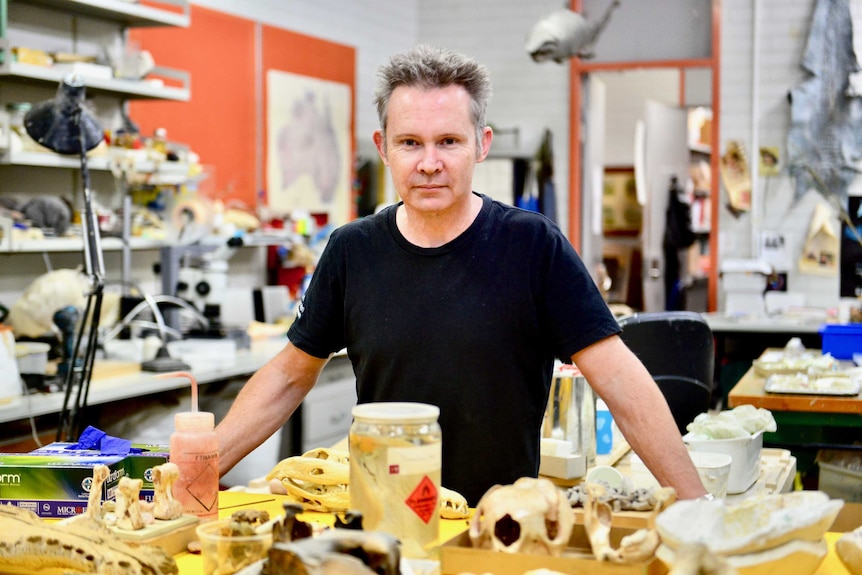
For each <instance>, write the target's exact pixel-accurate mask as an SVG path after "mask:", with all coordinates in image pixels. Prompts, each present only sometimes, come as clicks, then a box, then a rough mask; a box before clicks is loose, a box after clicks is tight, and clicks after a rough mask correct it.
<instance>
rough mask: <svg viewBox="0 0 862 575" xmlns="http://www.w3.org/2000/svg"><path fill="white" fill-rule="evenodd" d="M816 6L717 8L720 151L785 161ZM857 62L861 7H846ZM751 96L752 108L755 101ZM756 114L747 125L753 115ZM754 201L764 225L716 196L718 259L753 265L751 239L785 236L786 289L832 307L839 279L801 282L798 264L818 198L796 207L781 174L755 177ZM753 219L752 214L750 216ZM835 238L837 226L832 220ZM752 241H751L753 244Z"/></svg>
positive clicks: (737, 1) (762, 2) (734, 3)
mask: <svg viewBox="0 0 862 575" xmlns="http://www.w3.org/2000/svg"><path fill="white" fill-rule="evenodd" d="M815 3H816V2H815V0H805V1H801V0H800V1H796V2H786V1H782V0H754V1H752V0H724V1H723V2H722V37H721V44H722V62H721V134H720V142H721V146H722V151H724V150H725V149H726V145H727V142H728V141H729V140H732V139H739V140H742V141H743V142H745V144H746V146H748V147H749V157H750V158H756V154H755V150H752V149H750V147H751V145H752V142H753V140H754V136H755V130H756V137H757V142H758V146H759V147H762V146H775V147H778V148H779V149H780V151H781V157H782V160H786V158H787V133H788V130H789V128H790V106H789V103H788V99H787V94H788V93H789V91H790V90H791V89H792V88H794V87H795V86H796V85H797V84H798V83H800V82H801V81H802V80H803V79H804V72H803V70H802V68H801V66H800V62H801V60H802V55H803V52H804V49H805V43H806V41H807V38H808V32H809V23H810V20H811V17H812V15H813V13H814V6H815ZM850 4H851V14H852V17H853V21H854V28H855V41H854V44H855V45H856V50H857V54H858V53H859V49H860V48H859V46H860V31H862V2H860V1H859V0H851V2H850ZM755 5H758V6H759V9H760V19H759V34H758V38H759V47H760V48H759V65H758V66H757V74H756V75H757V77H758V78H759V81H758V83H757V85H756V86H753V85H752V78H753V77H755V74H754V70H753V67H752V66H753V61H754V54H753V46H754V42H753V41H752V34H753V30H754V27H755V23H754V20H753V16H754V6H755ZM754 93H756V94H757V96H756V100H753V96H752V95H753V94H754ZM755 103H756V108H757V109H758V110H759V113H758V115H757V117H756V118H752V110H753V109H754V108H755ZM754 184H755V185H754V194H753V201H754V202H759V205H760V207H761V210H762V211H761V213H762V218H761V221H760V222H754V223H752V215H751V214H744V215H742V216H740V217H738V218H737V217H734V216H733V215H731V214H730V212H729V211H728V210H727V209H725V208H724V207H723V206H724V204H726V200H727V196H726V193H725V192H724V190H722V198H721V202H720V204H721V206H722V207H721V208H720V222H719V228H720V230H721V233H720V236H719V238H720V246H719V250H720V252H719V253H720V257H721V258H742V257H745V258H748V257H756V256H757V252H756V251H755V249H754V247H753V245H752V244H753V242H752V233H753V231H754V232H755V233H756V231H758V230H767V231H780V232H782V233H783V234H784V236H785V240H786V241H787V243H788V245H789V252H790V254H791V256H792V258H793V261H792V265H791V266H790V268H789V269H788V270H785V271H787V272H788V287H789V289H790V290H792V291H801V292H803V293H805V294H806V297H807V304H808V305H812V306H818V307H827V308H828V307H834V306H836V305H837V303H838V294H839V283H838V276H832V277H820V276H814V275H809V274H801V273H799V271H798V269H797V268H798V266H797V263H796V262H797V260H798V258H799V254H800V252H801V249H802V245H803V241H804V238H805V235H806V234H807V232H808V226H809V223H810V221H811V216H812V213H813V210H814V208H815V206H816V205H817V204H818V203H819V202H821V201H822V200H821V199H820V197H819V196H818V195H817V194H816V193H815V192H813V191H809V192H808V194H807V195H806V196H804V197H803V198H802V199H801V200H800V201H798V202H794V201H793V195H794V191H793V181H792V180H791V179H790V178H789V177H788V175H787V172H786V170H783V171H782V172H781V173H780V175H778V176H775V177H772V178H763V177H760V178H758V179H757V180H756V181H755V182H754ZM859 193H862V189H860V183H859V180H858V179H857V181H856V182H855V183H854V184H853V185H852V187H851V194H854V195H857V194H859ZM754 211H755V212H756V211H757V210H754ZM832 223H833V225H834V226H835V229H836V230H840V223H839V221H838V218H837V217H835V218H833V220H832ZM754 239H755V240H756V235H755V237H754Z"/></svg>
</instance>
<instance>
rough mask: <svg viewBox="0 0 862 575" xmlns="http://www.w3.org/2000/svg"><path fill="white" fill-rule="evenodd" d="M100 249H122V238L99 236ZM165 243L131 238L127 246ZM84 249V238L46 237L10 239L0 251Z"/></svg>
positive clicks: (146, 247)
mask: <svg viewBox="0 0 862 575" xmlns="http://www.w3.org/2000/svg"><path fill="white" fill-rule="evenodd" d="M100 243H101V245H102V251H106V252H110V251H119V250H121V249H123V240H121V239H120V238H116V237H104V236H102V237H101V238H100ZM165 245H167V244H166V243H165V242H164V241H162V240H150V239H145V238H131V239H130V240H129V247H130V248H131V249H133V250H150V249H158V248H161V247H163V246H165ZM83 249H84V240H83V238H80V237H70V238H47V239H44V240H18V241H16V240H12V241H11V242H10V245H9V246H8V249H6V250H3V251H0V253H31V254H32V253H45V252H57V253H59V252H79V251H81V250H83Z"/></svg>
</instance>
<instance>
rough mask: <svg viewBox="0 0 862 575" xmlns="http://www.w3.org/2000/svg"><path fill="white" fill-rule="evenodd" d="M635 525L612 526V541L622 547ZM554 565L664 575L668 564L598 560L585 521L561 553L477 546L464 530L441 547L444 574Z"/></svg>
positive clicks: (611, 574) (502, 574)
mask: <svg viewBox="0 0 862 575" xmlns="http://www.w3.org/2000/svg"><path fill="white" fill-rule="evenodd" d="M634 531H635V529H627V528H619V527H613V526H612V527H611V545H612V546H613V547H614V548H616V547H619V544H620V539H622V538H623V537H625V536H626V535H629V534H630V533H633V532H634ZM541 568H545V569H551V570H554V571H560V572H563V573H589V574H590V575H664V574H666V573H667V571H668V570H667V567H666V566H665V564H664V563H662V562H661V561H660V560H659V559H657V558H655V557H654V558H653V559H652V560H650V561H649V562H647V563H636V564H631V565H623V564H617V563H609V562H605V561H597V560H596V559H595V557H593V554H592V552H591V551H590V543H589V539H588V538H587V534H586V531H585V530H584V526H583V524H577V525H575V528H574V530H573V532H572V537H571V538H570V539H569V547H568V548H567V549H566V551H564V552H563V554H562V555H561V556H560V557H549V556H547V555H532V554H527V553H501V552H499V551H492V550H490V549H475V548H473V546H472V545H471V542H470V535H469V533H468V532H466V531H465V532H463V533H460V534H459V535H457V536H456V537H453V538H452V539H450V540H449V541H447V542H446V543H444V544H443V546H442V547H441V548H440V573H441V575H457V574H459V573H465V572H470V573H494V575H522V574H523V573H524V572H526V571H529V570H531V569H541Z"/></svg>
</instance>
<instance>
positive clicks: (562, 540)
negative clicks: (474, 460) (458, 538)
mask: <svg viewBox="0 0 862 575" xmlns="http://www.w3.org/2000/svg"><path fill="white" fill-rule="evenodd" d="M574 524H575V514H574V511H573V510H572V507H571V505H570V504H569V501H568V499H567V498H566V496H565V493H563V491H562V490H561V489H558V488H557V486H555V485H554V484H553V483H551V481H550V480H548V479H544V478H539V479H534V478H532V477H522V478H520V479H518V480H517V481H515V483H513V484H512V485H495V486H494V487H492V488H491V489H489V490H488V491H487V492H486V493H485V495H483V496H482V499H481V500H480V501H479V504H478V505H477V506H476V512H475V513H474V514H473V517H472V519H471V520H470V540H471V541H472V542H473V546H474V547H478V548H483V549H494V550H495V551H504V552H506V553H535V554H543V555H555V556H559V555H560V554H561V553H562V552H563V549H565V547H566V545H567V544H568V542H569V537H570V536H571V534H572V526H573V525H574Z"/></svg>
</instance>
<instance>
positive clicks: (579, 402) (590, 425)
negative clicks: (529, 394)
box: [542, 364, 596, 467]
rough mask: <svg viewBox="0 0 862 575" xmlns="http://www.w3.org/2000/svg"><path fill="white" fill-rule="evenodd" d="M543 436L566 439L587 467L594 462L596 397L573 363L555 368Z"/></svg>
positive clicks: (573, 451)
mask: <svg viewBox="0 0 862 575" xmlns="http://www.w3.org/2000/svg"><path fill="white" fill-rule="evenodd" d="M542 437H544V438H548V439H555V440H562V441H568V442H569V443H570V444H571V446H572V453H577V454H579V455H583V456H584V459H585V461H586V464H587V466H588V467H589V466H593V465H595V463H596V396H595V394H594V393H593V389H592V388H591V387H590V384H589V383H587V379H586V378H585V377H584V376H583V375H581V372H580V370H579V369H578V368H577V367H575V366H574V365H569V364H561V365H559V366H557V367H556V368H555V369H554V377H553V379H552V380H551V389H550V392H549V394H548V406H547V408H546V410H545V419H544V422H543V424H542Z"/></svg>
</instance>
